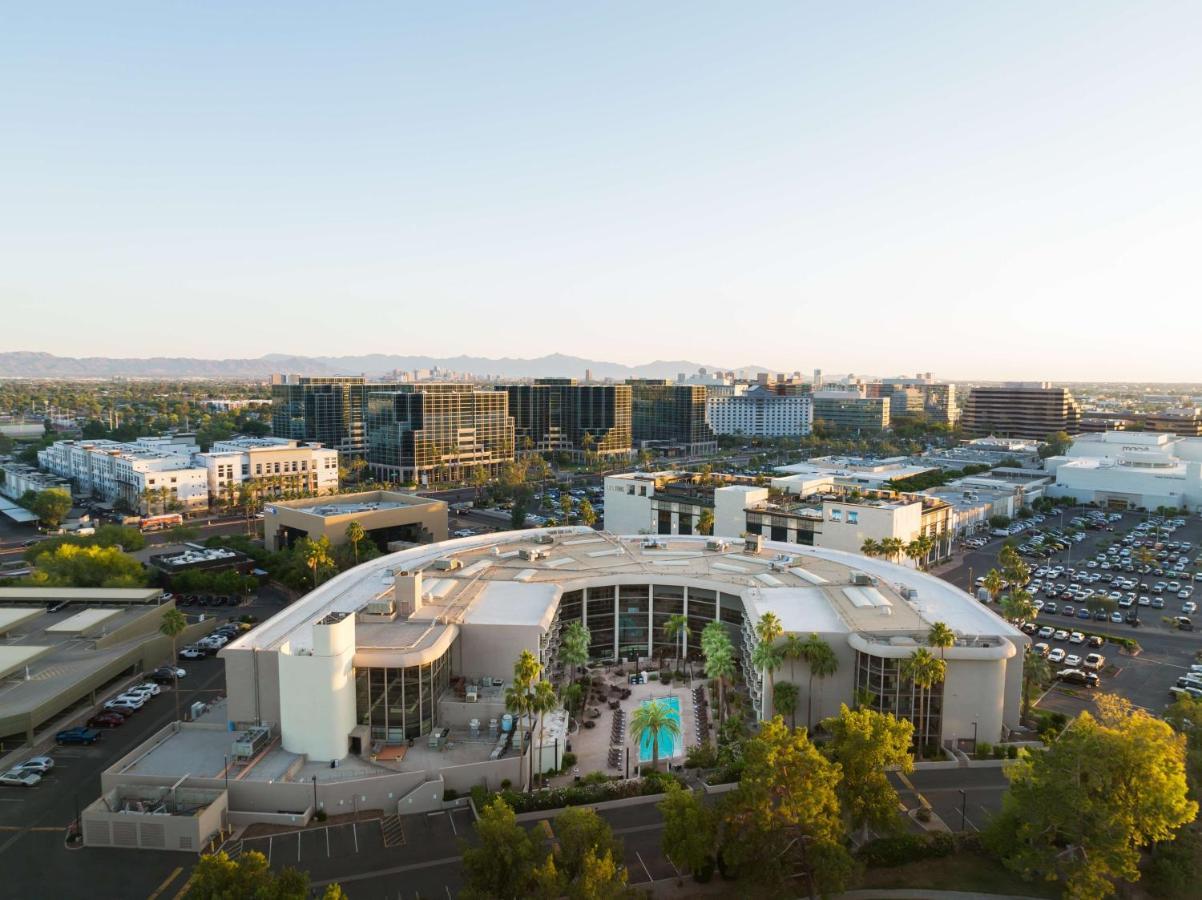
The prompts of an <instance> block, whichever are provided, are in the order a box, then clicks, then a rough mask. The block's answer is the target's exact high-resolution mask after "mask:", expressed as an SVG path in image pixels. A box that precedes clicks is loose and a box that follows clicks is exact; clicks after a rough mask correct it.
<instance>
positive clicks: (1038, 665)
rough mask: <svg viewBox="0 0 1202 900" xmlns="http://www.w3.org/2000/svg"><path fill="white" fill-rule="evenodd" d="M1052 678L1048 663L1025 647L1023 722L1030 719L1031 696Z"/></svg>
mask: <svg viewBox="0 0 1202 900" xmlns="http://www.w3.org/2000/svg"><path fill="white" fill-rule="evenodd" d="M1051 677H1052V669H1051V667H1050V666H1049V665H1048V661H1047V660H1046V659H1044V657H1043V656H1042V655H1040V654H1038V653H1034V652H1032V650H1031V648H1030V647H1027V656H1026V659H1025V660H1024V662H1023V715H1022V718H1023V721H1024V722H1025V721H1027V720H1029V719H1030V718H1031V694H1032V693H1033V692H1034V690H1035V689H1036V688H1037V687H1038V688H1042V687H1043V686H1044V685H1045V684H1047V683H1048V681H1049V680H1050V679H1051Z"/></svg>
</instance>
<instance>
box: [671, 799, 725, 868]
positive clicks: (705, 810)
mask: <svg viewBox="0 0 1202 900" xmlns="http://www.w3.org/2000/svg"><path fill="white" fill-rule="evenodd" d="M658 809H659V811H660V814H661V815H662V816H663V817H664V832H663V836H662V837H661V839H660V846H661V847H662V848H663V851H664V855H665V856H666V857H668V859H669V860H671V861H672V864H673V865H674V866H676V868H678V869H682V870H687V871H690V872H692V873H693V875H694V876H696V875H703V877H704V873H707V872H708V871H709V870H712V869H713V866H714V850H715V845H716V843H717V839H718V817H717V815H716V813H715V811H714V809H713V807H710V806H707V805H706V803H705V800H704V798H703V797H702V795H700V794H698V793H696V792H694V791H690V790H687V789H685V788H682V787H681V786H680V785H678V784H676V783H675V782H673V783H671V784H669V785H668V792H667V794H666V795H665V797H664V799H663V800H662V801H660V803H659V805H658Z"/></svg>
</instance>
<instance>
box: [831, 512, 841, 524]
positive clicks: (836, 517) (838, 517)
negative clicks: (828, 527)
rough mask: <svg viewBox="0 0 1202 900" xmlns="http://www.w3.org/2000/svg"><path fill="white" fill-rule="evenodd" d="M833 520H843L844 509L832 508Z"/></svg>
mask: <svg viewBox="0 0 1202 900" xmlns="http://www.w3.org/2000/svg"><path fill="white" fill-rule="evenodd" d="M831 521H832V522H842V521H843V510H841V509H832V510H831Z"/></svg>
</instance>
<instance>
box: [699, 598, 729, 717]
mask: <svg viewBox="0 0 1202 900" xmlns="http://www.w3.org/2000/svg"><path fill="white" fill-rule="evenodd" d="M701 653H702V655H703V656H704V658H705V676H706V677H707V678H712V679H713V680H714V682H715V684H716V685H717V687H718V724H719V725H721V724H722V721H723V719H724V718H725V712H726V683H727V682H728V681H733V680H734V677H735V673H736V671H737V667H736V665H735V651H734V647H733V646H731V643H730V637H729V636H728V635H727V633H726V628H725V627H724V626H723V625H722V623H721V622H719V621H717V620H714V621H712V622H710V623H709V624H708V625H706V626H705V628H704V629H702V631H701Z"/></svg>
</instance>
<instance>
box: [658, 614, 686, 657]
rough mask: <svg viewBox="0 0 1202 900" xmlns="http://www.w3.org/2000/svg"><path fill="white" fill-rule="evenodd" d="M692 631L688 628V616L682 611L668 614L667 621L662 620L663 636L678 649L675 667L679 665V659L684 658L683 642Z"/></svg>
mask: <svg viewBox="0 0 1202 900" xmlns="http://www.w3.org/2000/svg"><path fill="white" fill-rule="evenodd" d="M692 633H693V632H692V631H691V630H690V629H689V618H688V616H686V615H683V614H682V613H677V614H676V615H674V616H669V617H668V621H666V622H664V637H665V638H666V639H667V640H669V641H674V642H675V643H676V646H677V648H678V649H679V651H680V652H679V653H678V654H677V655H676V665H677V667H679V666H680V661H681V660H682V659H684V642H685V640H686V639H687V638H688V637H689V636H690V635H691V634H692Z"/></svg>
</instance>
